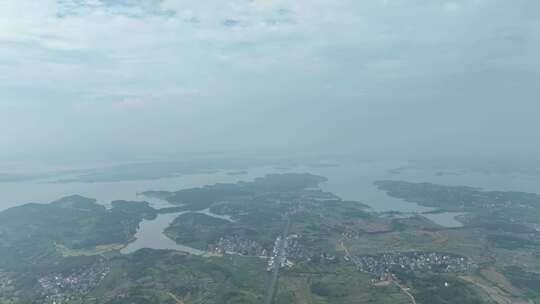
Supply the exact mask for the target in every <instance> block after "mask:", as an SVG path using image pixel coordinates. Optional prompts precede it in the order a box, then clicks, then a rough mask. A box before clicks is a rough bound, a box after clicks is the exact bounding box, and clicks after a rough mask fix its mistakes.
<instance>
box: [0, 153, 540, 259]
mask: <svg viewBox="0 0 540 304" xmlns="http://www.w3.org/2000/svg"><path fill="white" fill-rule="evenodd" d="M397 168H401V169H399V170H396V169H397ZM286 172H297V173H313V174H318V175H322V176H325V177H326V178H328V181H327V182H325V183H323V184H322V185H321V188H322V189H323V190H325V191H329V192H333V193H334V194H336V195H338V196H340V197H341V198H343V199H346V200H356V201H360V202H363V203H365V204H367V205H369V206H371V208H372V209H373V210H374V211H378V212H384V211H401V212H425V211H429V210H431V209H430V208H426V207H422V206H419V205H417V204H414V203H408V202H405V201H403V200H401V199H396V198H392V197H389V196H388V195H386V194H385V193H384V192H383V191H379V190H378V189H377V187H375V186H374V185H373V182H374V181H375V180H383V179H391V180H404V181H410V182H431V183H437V184H444V185H465V186H472V187H480V188H484V189H486V190H503V191H524V192H533V193H540V178H538V177H535V176H527V175H519V174H488V173H483V172H477V171H469V170H453V171H450V172H438V171H436V170H433V169H425V167H424V168H423V167H419V166H414V165H411V164H404V163H378V162H361V163H353V164H342V165H338V166H333V167H323V168H320V167H317V168H313V167H307V166H298V167H293V168H287V169H282V168H281V169H276V168H274V167H271V166H266V167H255V168H251V169H249V170H247V173H246V174H243V175H231V174H228V172H227V171H219V172H215V173H203V174H190V175H183V176H179V177H175V178H164V179H157V180H142V181H124V182H100V183H66V184H62V183H50V182H44V181H25V182H11V183H0V193H2V201H0V210H3V209H6V208H10V207H13V206H18V205H21V204H24V203H29V202H38V203H48V202H51V201H54V200H56V199H58V198H61V197H63V196H66V195H72V194H79V195H83V196H87V197H91V198H95V199H97V200H98V202H99V203H101V204H104V205H108V204H110V202H111V201H114V200H138V201H141V200H144V201H148V202H150V203H151V204H152V206H154V207H156V208H162V207H167V206H169V204H168V203H167V202H164V201H162V200H159V199H152V198H147V197H141V196H140V195H138V193H140V192H143V191H147V190H166V191H175V190H179V189H184V188H191V187H201V186H204V185H209V184H215V183H234V182H237V181H241V180H242V181H250V180H253V179H254V178H256V177H262V176H264V175H266V174H270V173H286ZM201 212H202V213H205V214H208V215H211V216H216V217H219V218H222V219H226V220H231V219H230V217H227V216H217V215H213V214H211V213H210V212H209V211H208V210H203V211H201ZM178 215H179V214H178V213H177V214H163V215H159V216H158V217H157V218H156V219H155V220H151V221H146V220H145V221H143V222H142V223H141V226H140V229H139V231H138V232H137V235H136V238H137V240H136V241H135V242H133V243H131V244H129V245H128V246H127V247H126V248H124V249H123V250H122V252H125V253H129V252H133V251H136V250H138V249H140V248H155V249H174V250H180V251H185V252H190V253H193V254H199V255H203V254H205V252H202V251H199V250H196V249H193V248H189V247H186V246H182V245H178V244H176V243H175V242H174V241H172V240H171V239H169V238H167V237H166V236H165V235H163V230H164V229H165V228H166V227H167V226H168V225H169V224H170V223H171V222H172V221H173V220H174V218H175V217H176V216H178ZM457 215H460V214H459V213H441V214H425V216H426V217H428V218H429V219H431V220H433V221H435V222H436V223H438V224H440V225H444V226H448V227H456V226H459V225H461V223H459V221H457V220H456V219H455V216H457Z"/></svg>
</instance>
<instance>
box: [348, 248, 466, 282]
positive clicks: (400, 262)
mask: <svg viewBox="0 0 540 304" xmlns="http://www.w3.org/2000/svg"><path fill="white" fill-rule="evenodd" d="M347 258H349V257H347ZM352 259H354V262H355V264H356V265H357V267H358V268H359V269H360V270H361V271H364V272H368V273H371V274H375V275H377V276H380V277H386V276H387V275H389V274H391V273H396V272H399V271H402V272H409V271H431V272H443V273H445V272H446V273H461V272H468V271H470V270H471V269H473V268H474V267H475V264H474V263H472V262H471V261H470V260H469V259H467V258H465V257H462V256H457V255H450V254H444V253H437V252H406V253H388V254H381V255H376V256H356V257H352Z"/></svg>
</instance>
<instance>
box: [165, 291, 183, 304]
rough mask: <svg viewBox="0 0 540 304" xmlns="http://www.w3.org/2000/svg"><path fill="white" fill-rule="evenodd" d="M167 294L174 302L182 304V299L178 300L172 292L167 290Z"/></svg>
mask: <svg viewBox="0 0 540 304" xmlns="http://www.w3.org/2000/svg"><path fill="white" fill-rule="evenodd" d="M168 294H169V297H171V298H172V299H173V300H174V301H175V302H176V304H184V301H182V300H180V299H179V298H178V297H177V296H175V295H174V294H173V293H171V292H169V293H168Z"/></svg>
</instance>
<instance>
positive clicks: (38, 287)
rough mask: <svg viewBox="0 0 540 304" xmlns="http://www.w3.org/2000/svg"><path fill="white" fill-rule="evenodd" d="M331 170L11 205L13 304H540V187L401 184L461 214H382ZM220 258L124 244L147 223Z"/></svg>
mask: <svg viewBox="0 0 540 304" xmlns="http://www.w3.org/2000/svg"><path fill="white" fill-rule="evenodd" d="M325 181H326V179H325V178H324V177H321V176H316V175H311V174H274V175H267V176H266V177H264V178H257V179H255V180H253V181H251V182H239V183H236V184H215V185H208V186H205V187H201V188H192V189H183V190H179V191H176V192H166V191H148V192H145V193H144V194H145V195H146V196H154V197H158V198H160V199H164V200H167V201H168V202H169V203H171V204H173V205H176V206H175V207H170V208H163V209H159V210H158V209H154V208H152V207H150V206H149V204H148V203H145V202H126V201H116V202H112V204H111V208H110V209H107V208H105V207H103V206H100V205H98V204H96V202H95V200H92V199H88V198H84V197H80V196H71V197H66V198H63V199H61V200H59V201H56V202H53V203H50V204H28V205H24V206H20V207H16V208H12V209H8V210H6V211H3V212H0V236H1V237H0V256H2V257H3V259H1V260H0V303H51V304H52V303H57V304H58V303H77V304H79V303H111V304H112V303H171V304H178V303H185V304H195V303H216V304H217V303H264V304H267V303H268V304H269V303H280V304H288V303H314V304H325V303H328V304H330V303H332V304H341V303H343V304H349V303H381V304H385V303H398V304H399V303H404V304H406V303H414V304H416V303H418V304H450V303H466V304H467V303H471V304H472V303H495V304H503V303H539V301H540V196H538V195H536V194H529V193H520V192H498V191H483V190H481V189H476V188H469V187H449V186H442V185H434V184H426V183H422V184H417V183H408V182H402V181H378V182H376V183H375V184H376V186H377V187H379V189H380V190H381V191H385V192H387V193H388V195H390V196H393V197H396V198H401V199H403V200H406V201H409V202H415V203H418V204H420V205H423V206H426V207H432V208H434V209H435V210H434V211H433V212H459V213H460V214H462V215H460V216H459V218H458V219H459V221H460V222H461V223H462V224H463V225H462V226H461V227H452V228H451V227H444V226H441V225H438V224H436V223H434V222H432V221H430V220H429V219H428V218H426V217H424V216H423V215H422V214H402V213H399V212H385V213H377V212H373V211H372V210H371V209H370V208H369V207H368V206H366V205H364V204H362V203H360V202H354V201H345V200H342V199H341V198H339V197H338V196H336V195H334V194H332V193H328V192H324V191H322V190H321V189H320V188H319V187H318V186H319V185H320V184H321V183H323V182H325ZM166 213H169V214H176V213H177V215H176V218H175V219H174V220H173V221H172V223H170V225H169V226H168V227H166V229H165V231H164V234H165V235H166V236H167V237H168V238H170V239H171V240H174V241H175V242H176V243H178V244H181V245H185V246H189V247H192V248H196V249H198V250H201V251H204V252H207V253H209V254H208V255H200V256H199V255H192V254H188V253H185V252H181V251H175V250H156V249H151V248H145V249H140V250H138V251H135V252H133V253H130V254H122V253H120V249H121V248H122V247H124V246H126V245H127V244H129V243H130V242H132V241H133V240H134V238H135V235H136V232H137V229H138V227H139V225H140V223H141V222H142V221H143V220H152V219H154V218H156V217H157V216H159V215H160V214H166Z"/></svg>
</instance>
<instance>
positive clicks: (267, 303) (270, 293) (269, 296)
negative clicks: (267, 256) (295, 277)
mask: <svg viewBox="0 0 540 304" xmlns="http://www.w3.org/2000/svg"><path fill="white" fill-rule="evenodd" d="M290 226H291V221H290V219H287V224H286V225H285V229H284V230H283V234H282V236H281V242H279V254H278V257H277V258H276V259H274V269H272V280H271V281H270V285H269V286H268V290H267V291H266V297H265V299H264V304H272V302H273V300H274V293H275V292H276V285H277V281H278V277H279V268H280V265H281V259H282V258H283V256H284V255H285V242H286V240H287V236H288V235H289V227H290Z"/></svg>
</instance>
